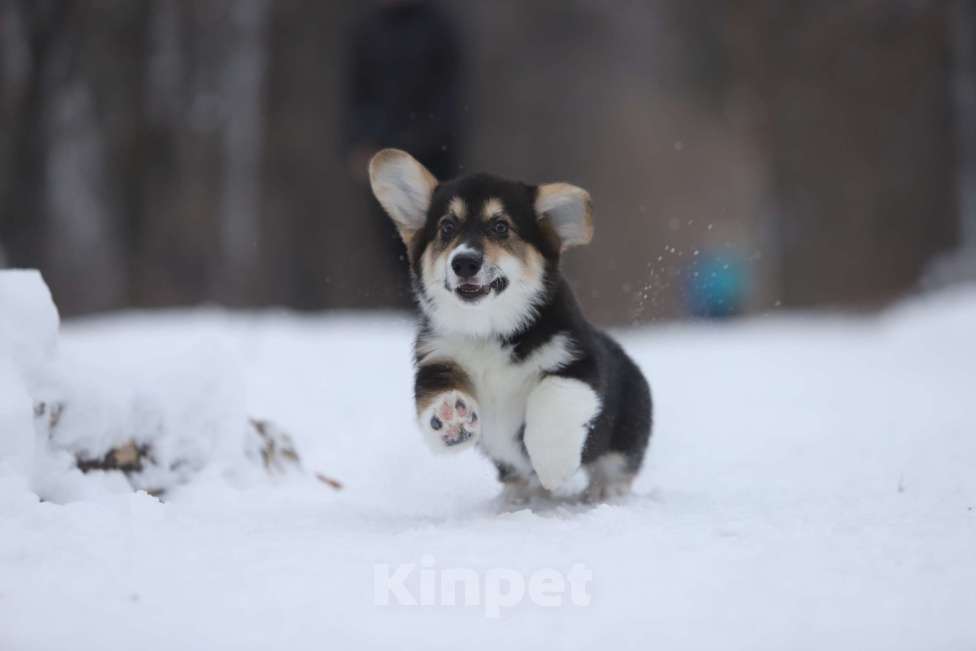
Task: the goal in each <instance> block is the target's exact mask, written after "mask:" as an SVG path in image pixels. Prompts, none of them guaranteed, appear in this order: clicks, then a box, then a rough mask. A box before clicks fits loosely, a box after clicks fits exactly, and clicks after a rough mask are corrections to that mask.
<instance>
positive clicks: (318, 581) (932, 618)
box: [0, 288, 976, 651]
mask: <svg viewBox="0 0 976 651" xmlns="http://www.w3.org/2000/svg"><path fill="white" fill-rule="evenodd" d="M0 334H3V332H2V329H0ZM619 334H620V337H621V339H622V341H623V342H624V343H625V345H626V347H627V348H628V349H629V350H630V351H631V352H632V354H633V355H634V357H635V358H636V359H637V360H638V362H639V363H640V365H641V366H642V367H643V368H644V370H645V372H646V373H647V375H648V376H649V378H650V380H651V384H652V387H653V390H654V395H655V402H656V409H657V411H656V427H655V434H654V443H653V444H652V448H651V452H650V456H649V463H648V464H647V466H646V467H645V470H644V472H643V473H642V475H641V477H640V480H639V482H638V483H637V486H636V494H635V495H634V496H632V497H630V498H628V499H626V500H624V501H621V502H618V503H613V504H607V505H600V506H596V507H584V506H580V505H576V504H572V503H569V502H552V503H544V504H535V505H533V508H532V509H526V510H520V511H514V512H506V511H505V510H503V509H502V508H501V507H500V506H499V504H498V503H497V502H496V501H495V499H494V498H495V495H496V492H497V486H496V484H495V480H494V476H493V471H492V469H491V467H490V465H489V464H488V463H487V462H486V461H485V460H484V459H483V458H481V457H479V455H478V454H477V453H475V452H468V453H465V454H463V455H458V456H451V457H447V458H442V457H435V456H433V455H432V454H431V453H430V452H428V450H427V448H426V447H425V446H424V444H423V443H422V441H421V437H420V435H419V433H418V432H416V431H415V429H414V426H413V423H412V406H411V402H410V388H411V369H410V341H411V336H412V333H411V327H410V323H409V322H408V321H407V320H406V319H404V318H403V317H396V316H376V315H373V316H357V315H343V316H322V317H308V316H295V315H292V314H287V313H265V314H259V315H246V314H232V313H222V312H216V311H183V312H168V313H150V314H125V315H119V316H112V317H105V318H100V319H97V320H88V321H83V322H77V323H69V324H67V325H65V326H64V327H63V328H62V333H61V337H60V342H59V344H58V349H59V352H58V355H60V356H61V357H62V358H64V359H69V360H71V365H72V368H74V369H76V370H75V371H72V373H73V379H72V382H73V383H74V386H75V389H74V391H75V394H76V395H93V396H96V397H97V400H96V403H97V404H98V405H100V407H99V408H100V409H108V410H111V409H112V408H113V407H112V405H113V404H116V403H121V402H124V401H125V400H128V399H129V398H126V396H129V397H131V395H135V394H133V393H132V392H133V389H132V386H133V385H135V386H138V387H139V389H138V391H137V392H135V393H136V394H138V395H140V396H143V398H142V399H143V400H149V401H150V402H152V401H153V400H157V401H159V402H160V403H167V401H170V400H171V401H173V404H176V405H179V406H180V407H179V408H171V409H170V411H171V412H173V414H175V415H172V417H171V418H169V420H167V421H166V422H167V423H168V426H169V427H176V428H184V427H185V428H186V429H185V430H181V431H196V430H195V429H194V428H202V427H203V426H202V425H201V423H199V422H194V419H195V418H197V419H198V420H199V419H204V420H207V421H208V422H209V421H212V420H214V419H218V420H219V419H221V418H223V417H225V418H227V419H231V420H233V419H239V418H242V417H243V415H256V416H262V417H268V418H271V419H273V420H274V421H275V422H276V423H278V424H279V425H280V426H282V427H283V428H284V429H285V430H287V431H289V432H290V433H291V434H292V435H293V436H294V438H295V440H296V442H297V443H298V447H299V449H300V451H301V453H302V458H303V463H304V466H305V468H306V469H308V470H309V471H319V472H322V473H324V474H326V475H328V476H330V477H335V478H336V479H339V480H340V481H341V482H342V483H343V484H344V489H343V490H341V491H335V490H333V489H331V488H329V487H328V486H326V485H325V484H323V483H321V482H318V481H316V480H314V479H311V478H309V477H306V476H291V477H286V478H284V479H280V480H278V481H275V482H269V481H243V482H242V481H237V480H235V481H231V475H232V473H228V472H227V467H225V466H226V464H224V465H221V464H220V463H217V462H212V463H211V466H213V468H216V470H214V469H212V471H210V472H208V471H207V468H204V470H203V471H202V472H201V473H200V474H199V475H198V476H197V477H196V478H194V479H192V480H191V481H190V482H189V483H188V484H186V485H184V486H183V487H182V488H179V489H177V490H174V491H172V492H171V494H169V495H168V498H167V500H166V501H165V502H160V501H158V500H156V499H155V498H153V497H150V496H148V495H146V494H145V493H129V492H124V491H123V490H122V489H121V488H120V486H121V485H122V484H121V483H116V482H111V481H107V480H106V478H105V477H101V478H97V477H95V476H93V475H89V476H86V477H84V478H79V477H75V481H74V483H70V484H64V483H59V484H57V485H56V486H55V488H56V489H57V491H56V492H58V494H59V496H60V497H59V499H57V500H56V501H57V502H61V503H53V502H40V501H39V500H38V498H37V497H36V496H35V495H34V493H32V492H31V489H32V488H33V489H34V490H37V488H36V486H37V484H36V477H35V478H34V479H33V480H32V479H30V478H29V477H27V476H26V475H25V471H23V469H24V468H25V467H26V466H25V465H24V461H23V457H24V456H25V455H29V454H30V450H27V451H25V450H24V449H20V451H19V452H18V450H17V447H18V446H17V445H13V444H10V445H7V446H6V447H4V446H3V445H0V454H6V455H7V456H8V459H7V461H8V463H7V465H6V466H3V467H5V468H6V471H0V649H3V650H5V651H6V650H8V649H9V650H21V649H67V648H71V649H99V650H105V649H132V648H139V649H161V650H167V651H171V650H175V649H217V648H228V649H264V648H277V649H316V650H319V649H363V648H389V647H395V648H400V649H447V648H453V649H471V650H474V649H493V650H497V649H499V648H510V649H530V648H540V647H542V646H543V645H546V648H553V649H562V648H572V649H577V648H578V649H591V648H608V649H612V648H635V649H636V648H641V649H645V648H658V649H704V648H722V649H824V648H830V649H858V650H863V649H973V648H976V617H974V613H976V409H974V405H976V288H971V289H968V290H955V291H954V292H950V293H944V294H939V295H935V296H930V297H923V298H921V299H915V300H913V301H911V302H908V303H905V304H903V305H901V306H899V307H896V308H894V309H892V310H889V311H887V312H885V313H883V314H882V315H880V316H876V317H868V316H863V317H845V316H816V315H802V314H794V315H777V316H769V317H762V318H755V319H750V320H744V321H739V322H733V323H728V324H722V325H710V324H699V325H665V326H658V327H651V328H647V329H643V330H634V331H625V332H621V333H619ZM7 335H8V336H11V335H10V333H9V332H8V333H7ZM2 351H3V347H2V345H0V353H2ZM8 354H13V353H10V352H9V351H8ZM0 362H2V356H0ZM7 367H8V368H7V369H6V370H4V365H3V364H2V363H0V389H4V387H6V388H5V389H4V391H6V392H5V393H0V422H3V423H7V427H8V430H5V431H0V442H2V439H3V437H7V438H8V439H9V438H10V436H9V434H10V432H12V431H14V430H15V429H16V428H17V427H21V426H23V424H24V422H25V421H24V417H23V414H22V409H21V408H20V407H18V405H21V406H22V405H23V404H24V400H25V399H26V398H25V396H24V395H22V394H23V393H24V389H23V387H22V386H21V385H22V383H18V382H19V381H18V380H17V379H16V378H15V376H14V372H13V371H11V370H10V367H11V363H9V361H8V364H7ZM78 369H84V371H81V370H78ZM5 374H6V375H5ZM5 377H6V379H4V378H5ZM201 377H202V378H205V381H200V380H199V379H198V378H201ZM11 378H13V379H11ZM133 378H135V379H133ZM194 378H197V379H196V380H195V379H194ZM4 382H6V384H4ZM27 384H28V388H29V387H30V386H37V383H36V382H35V384H34V385H31V384H30V382H27ZM69 384H71V383H70V382H69ZM92 387H94V388H92ZM154 387H158V392H154V391H153V388H154ZM85 391H88V394H85ZM18 392H19V393H18ZM15 394H16V395H15ZM147 396H148V397H147ZM113 401H115V402H113ZM186 405H190V406H191V407H189V408H187V407H186ZM194 405H195V406H194ZM117 406H118V405H117ZM119 408H120V409H122V408H124V409H131V405H129V406H125V405H122V406H121V407H119ZM169 408H170V407H166V405H163V407H162V409H163V410H164V411H165V410H166V409H169ZM18 410H19V411H18ZM67 415H68V411H66V412H65V418H67ZM4 419H6V420H4ZM18 419H19V420H18ZM126 422H129V421H126ZM132 422H138V419H136V420H135V421H132ZM11 423H14V424H13V425H11ZM17 423H20V425H17ZM224 426H225V424H222V423H214V422H210V423H209V425H208V427H209V428H210V429H206V428H203V430H205V431H212V430H213V429H214V428H216V429H217V430H219V429H220V428H221V427H224ZM235 427H236V425H235ZM203 430H201V431H203ZM7 443H10V441H7ZM20 447H21V448H23V445H21V446H20ZM17 455H20V457H21V461H19V462H16V461H10V459H14V458H15V457H16V456H17ZM215 458H216V457H215ZM218 460H219V459H218ZM0 465H2V464H0ZM231 465H232V464H231ZM17 468H20V469H21V472H20V473H19V474H18V472H17ZM32 482H33V483H32ZM86 483H91V486H90V487H89V488H87V489H81V488H79V486H80V485H82V484H86ZM401 564H407V565H403V566H402V567H401ZM409 564H415V565H416V567H415V568H414V569H413V570H412V571H410V566H409ZM574 566H576V569H577V571H582V572H583V573H584V574H585V575H586V576H588V577H591V578H589V580H588V581H585V583H584V584H582V585H583V590H584V591H585V593H586V597H588V599H576V598H575V596H574V597H573V598H570V594H569V591H568V589H567V591H566V592H565V593H563V594H562V595H561V601H562V605H561V606H545V605H542V603H544V602H545V600H544V599H543V600H540V599H535V598H533V597H532V595H531V594H529V592H530V589H527V590H526V594H524V595H520V594H519V591H518V587H519V585H520V581H522V580H523V579H524V581H525V582H526V585H530V584H531V582H532V581H533V577H537V576H539V575H540V573H541V572H542V571H543V570H546V569H547V568H549V569H552V570H554V571H555V573H554V574H553V573H550V574H549V576H550V578H552V577H553V576H556V577H558V580H555V585H556V586H557V587H558V586H559V585H560V584H561V583H562V584H564V585H565V582H566V581H568V580H569V579H571V578H572V577H571V576H570V573H571V571H572V570H573V568H574ZM448 568H461V569H463V570H468V571H469V574H473V576H474V579H475V580H476V582H477V585H476V586H475V587H476V588H477V589H478V595H477V596H478V598H477V599H471V600H468V601H466V602H465V601H464V599H460V598H459V599H458V601H459V602H461V604H462V605H455V606H449V605H445V604H444V603H443V602H444V598H443V597H442V595H441V594H439V593H438V592H437V591H436V590H435V591H434V593H432V594H433V599H432V600H433V601H434V605H418V606H409V605H402V604H399V603H397V599H398V598H400V597H399V596H398V595H400V596H402V593H395V592H389V591H386V590H387V588H390V586H392V585H394V584H396V583H397V582H396V581H392V582H387V583H384V582H382V581H379V582H378V579H377V577H381V578H382V577H386V578H389V577H390V575H389V574H386V573H385V572H391V571H397V570H400V571H402V573H403V575H404V576H406V577H407V578H406V579H405V580H404V582H403V584H402V585H401V586H399V587H401V588H403V589H405V590H406V591H407V592H408V593H409V596H412V597H414V598H417V599H418V600H419V599H421V598H422V592H423V590H422V586H421V583H423V581H424V580H426V579H422V578H421V575H422V574H423V573H422V572H421V570H424V571H425V572H426V574H423V576H424V577H433V578H434V581H435V586H439V582H440V581H441V580H442V578H443V576H444V572H443V571H444V570H447V569H448ZM580 568H582V569H580ZM499 577H501V578H499ZM551 585H552V584H551ZM557 592H558V591H557ZM380 593H383V594H380ZM391 595H392V596H391ZM577 596H578V595H577ZM383 598H389V599H392V602H393V603H392V604H390V605H379V604H378V603H377V602H378V601H382V600H383ZM550 601H551V599H550ZM475 602H477V603H475ZM540 602H541V603H540ZM491 604H494V606H495V608H494V609H492V608H491V607H490V605H491ZM510 604H514V605H510ZM491 615H497V617H495V616H491Z"/></svg>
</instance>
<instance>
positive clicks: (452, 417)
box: [422, 391, 479, 447]
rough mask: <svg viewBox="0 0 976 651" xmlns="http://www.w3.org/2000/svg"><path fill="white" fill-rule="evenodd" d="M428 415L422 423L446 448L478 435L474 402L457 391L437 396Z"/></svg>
mask: <svg viewBox="0 0 976 651" xmlns="http://www.w3.org/2000/svg"><path fill="white" fill-rule="evenodd" d="M428 414H429V415H428V416H427V417H426V418H425V419H422V423H423V424H425V425H427V426H428V427H429V428H430V429H431V430H433V432H435V433H436V436H437V437H438V439H439V440H440V442H441V443H442V444H444V445H446V446H448V447H452V446H455V445H460V444H462V443H464V442H466V441H469V440H471V439H472V438H474V437H475V436H477V435H478V429H479V426H478V412H477V407H476V405H475V403H474V400H472V399H471V398H469V397H467V396H464V395H463V394H461V393H459V392H457V391H449V392H447V393H445V394H443V395H440V396H438V397H437V398H436V399H435V400H434V403H433V404H432V405H431V407H430V408H429V411H428Z"/></svg>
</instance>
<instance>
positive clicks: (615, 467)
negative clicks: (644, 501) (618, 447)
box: [583, 452, 636, 503]
mask: <svg viewBox="0 0 976 651" xmlns="http://www.w3.org/2000/svg"><path fill="white" fill-rule="evenodd" d="M586 474H587V476H588V478H589V484H588V485H587V487H586V490H585V491H583V501H584V502H591V503H593V502H603V501H605V500H608V499H612V498H614V497H622V496H624V495H627V494H628V493H630V487H631V485H632V484H633V483H634V476H635V475H636V473H635V472H634V471H633V470H631V469H630V464H628V462H627V458H626V457H625V456H624V455H623V454H621V453H619V452H607V453H606V454H604V455H602V456H600V457H598V458H597V459H596V460H595V461H593V462H592V463H588V464H586Z"/></svg>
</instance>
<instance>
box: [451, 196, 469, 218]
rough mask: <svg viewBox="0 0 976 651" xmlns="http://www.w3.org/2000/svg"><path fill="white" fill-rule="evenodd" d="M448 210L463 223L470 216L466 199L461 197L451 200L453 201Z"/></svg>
mask: <svg viewBox="0 0 976 651" xmlns="http://www.w3.org/2000/svg"><path fill="white" fill-rule="evenodd" d="M447 208H448V210H449V211H450V213H451V214H453V215H454V216H455V217H457V218H458V219H460V220H462V221H463V220H464V218H465V217H466V216H467V214H468V207H467V205H465V203H464V199H462V198H461V197H454V198H453V199H451V201H450V202H449V203H448V204H447Z"/></svg>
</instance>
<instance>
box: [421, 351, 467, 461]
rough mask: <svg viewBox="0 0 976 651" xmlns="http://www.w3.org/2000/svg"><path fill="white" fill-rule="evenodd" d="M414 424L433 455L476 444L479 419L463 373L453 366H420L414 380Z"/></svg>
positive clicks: (445, 364) (448, 363) (465, 374)
mask: <svg viewBox="0 0 976 651" xmlns="http://www.w3.org/2000/svg"><path fill="white" fill-rule="evenodd" d="M414 398H415V400H416V403H417V421H418V424H419V425H420V430H421V431H422V432H423V433H424V439H425V440H426V441H427V443H428V444H429V445H430V446H431V448H433V449H434V450H435V451H437V452H446V451H456V450H463V449H466V448H469V447H471V446H472V445H474V444H475V443H477V442H478V437H479V436H480V434H481V418H480V408H479V407H478V402H477V400H475V397H474V390H473V389H472V386H471V380H470V379H469V378H468V375H467V373H465V372H464V370H463V369H462V368H461V367H459V366H458V365H457V364H454V363H453V362H446V361H437V362H428V363H425V364H421V365H420V366H419V367H418V368H417V375H416V377H415V378H414Z"/></svg>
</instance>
